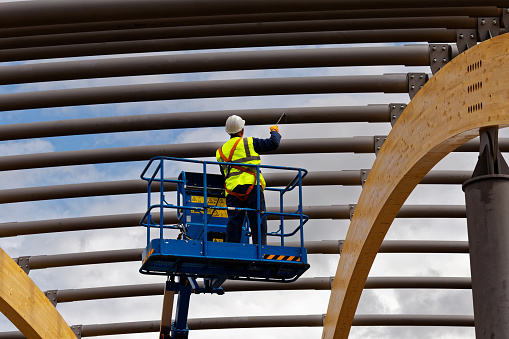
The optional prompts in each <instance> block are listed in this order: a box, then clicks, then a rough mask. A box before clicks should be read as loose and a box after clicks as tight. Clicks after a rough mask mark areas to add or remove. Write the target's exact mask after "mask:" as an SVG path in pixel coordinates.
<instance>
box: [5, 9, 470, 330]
mask: <svg viewBox="0 0 509 339" xmlns="http://www.w3.org/2000/svg"><path fill="white" fill-rule="evenodd" d="M0 2H2V1H0ZM330 47H342V48H348V47H349V46H345V45H341V46H300V47H296V48H330ZM285 49H289V48H285ZM244 50H249V49H244ZM202 52H207V51H200V52H196V53H202ZM193 53H195V52H193ZM159 54H161V55H166V54H168V55H171V54H179V53H159ZM62 60H64V59H59V60H58V61H62ZM65 60H75V59H65ZM52 61H56V60H44V61H29V62H26V63H34V62H52ZM12 64H20V63H18V62H17V63H2V64H0V67H3V66H8V65H12ZM407 72H427V73H429V72H430V70H429V68H427V67H400V66H397V67H377V66H373V67H355V68H354V67H345V68H339V67H338V68H313V69H288V70H263V71H235V72H210V73H195V74H175V75H157V76H138V77H125V78H107V79H91V80H77V81H61V82H47V83H34V84H23V85H10V86H1V87H0V94H7V93H17V92H34V91H41V90H50V89H64V88H86V87H92V86H108V85H117V84H122V85H125V84H142V83H164V82H179V81H200V80H223V79H248V78H277V77H301V76H337V75H365V74H384V73H407ZM408 101H409V97H408V95H406V94H383V93H370V94H333V95H298V96H297V95H294V96H290V95H289V96H266V97H241V98H217V99H193V100H173V101H156V102H141V103H123V104H108V105H92V106H81V107H64V108H48V109H33V110H24V111H12V112H0V124H17V123H23V122H34V121H53V120H66V119H78V118H93V117H106V116H123V115H134V114H153V113H176V112H193V111H212V110H227V109H228V110H237V111H238V113H239V114H240V115H242V110H243V109H251V108H282V109H284V108H286V107H315V106H350V105H353V106H363V105H368V104H387V103H393V102H396V103H399V102H404V103H407V102H408ZM269 125H270V124H268V125H264V126H248V127H246V133H247V134H248V135H252V136H256V137H267V136H268V127H269ZM390 129H391V126H390V124H389V123H379V124H374V123H373V124H368V123H343V124H311V125H281V126H280V132H281V134H282V136H283V140H282V142H283V143H284V141H285V139H298V138H304V139H309V140H310V141H312V140H313V139H314V138H328V137H351V136H372V135H386V134H388V133H390ZM226 139H227V135H226V134H225V132H224V129H223V127H216V128H195V129H188V130H164V131H147V132H129V133H111V134H97V135H85V136H68V137H56V138H40V139H29V140H14V141H4V142H0V156H7V155H15V154H30V153H40V152H60V151H69V150H83V149H98V148H110V147H125V146H137V145H156V144H178V143H195V142H203V143H207V142H220V141H226ZM211 156H213V155H212V154H211ZM208 159H212V158H208ZM374 159H375V155H374V154H355V155H354V154H346V153H345V154H313V155H309V154H303V155H278V156H276V155H266V156H265V157H264V158H263V162H264V163H265V164H271V165H278V166H294V167H303V168H306V169H307V170H309V171H333V170H358V169H361V168H370V167H371V165H372V163H373V161H374ZM475 162H476V154H452V155H450V156H448V157H447V158H446V159H444V160H443V161H442V162H441V163H440V164H439V165H438V166H437V168H439V169H455V170H472V169H473V168H474V165H475ZM144 166H145V163H144V162H130V163H118V164H96V165H81V166H72V167H56V168H48V169H33V170H22V171H9V172H2V173H0V189H10V188H22V187H34V186H47V185H63V184H73V183H87V182H100V181H110V180H133V179H137V178H138V177H139V174H140V173H141V170H142V169H143V167H144ZM360 191H361V188H360V187H344V186H328V187H307V188H305V190H304V194H305V196H304V205H310V206H324V205H325V206H329V205H343V204H355V203H356V202H357V199H358V197H359V194H360ZM267 198H268V201H269V204H268V205H269V206H273V201H274V198H273V197H270V196H268V197H267ZM407 203H409V204H423V205H461V204H464V197H463V193H462V191H461V187H460V186H445V185H442V186H438V185H421V186H419V187H418V188H417V189H416V190H415V192H414V193H413V194H412V195H411V197H410V198H409V200H408V201H407ZM144 208H145V196H144V195H119V196H107V197H89V198H75V199H67V200H49V201H38V202H26V203H16V204H4V205H0V216H1V222H16V221H17V222H22V221H30V220H46V219H58V218H69V217H84V216H96V215H112V214H123V213H133V212H143V211H144ZM348 224H349V222H348V221H346V220H311V221H310V222H309V223H308V224H307V225H306V232H305V237H306V239H307V240H322V239H327V240H329V239H344V238H345V236H346V232H347V229H348ZM272 226H273V225H272ZM387 239H391V240H467V232H466V220H463V219H419V220H418V219H397V220H396V221H395V223H394V224H393V226H392V227H391V229H390V231H389V233H388V236H387ZM0 246H1V247H2V248H3V249H4V250H5V251H6V252H7V253H8V254H9V255H10V256H12V257H18V256H27V255H42V254H61V253H75V252H89V251H100V250H111V249H131V248H140V247H144V246H145V230H144V229H143V228H141V227H133V228H118V229H111V230H99V231H81V232H66V233H58V234H42V235H30V236H18V237H11V238H3V239H0ZM338 260H339V255H310V256H309V262H310V264H311V269H310V270H309V271H308V272H306V274H305V275H304V276H305V277H329V276H333V275H334V274H335V270H336V267H337V262H338ZM139 266H140V263H122V264H107V265H93V266H77V267H66V268H55V269H45V270H34V271H32V272H31V273H30V277H31V278H32V279H33V280H34V281H35V282H36V283H37V284H38V286H39V287H40V288H41V289H42V290H49V289H69V288H74V289H77V288H87V287H101V286H116V285H130V284H136V283H155V282H160V283H162V282H164V280H165V278H164V277H152V276H144V275H141V274H139V273H138V269H139ZM469 275H470V270H469V261H468V256H467V255H465V254H452V255H451V254H380V255H379V256H378V257H377V259H376V261H375V264H374V266H373V268H372V270H371V273H370V276H373V277H376V276H443V277H468V276H469ZM329 294H330V292H329V291H284V292H282V291H278V292H244V293H239V292H231V293H227V294H226V295H224V296H204V295H194V296H192V298H191V307H190V313H189V318H191V319H192V318H203V317H223V316H224V317H234V316H261V315H305V314H324V313H326V310H327V304H328V299H329ZM161 304H162V296H155V297H137V298H124V299H110V300H102V301H82V302H73V303H64V304H59V305H58V307H57V308H58V310H59V311H60V313H61V314H62V315H63V317H64V319H65V320H66V321H67V323H68V324H69V325H73V324H84V325H88V324H103V323H116V322H129V321H145V320H158V319H160V315H161ZM472 313H473V310H472V299H471V292H470V290H392V289H388V290H365V291H364V293H363V295H362V298H361V301H360V304H359V307H358V310H357V314H444V315H451V314H453V315H465V314H466V315H471V314H472ZM12 330H15V328H14V326H13V325H12V324H10V322H9V321H8V320H7V319H5V318H2V319H1V320H0V332H4V331H12ZM321 331H322V328H284V329H273V328H269V329H267V328H264V329H231V330H211V331H194V332H192V333H191V338H197V339H198V338H238V337H243V338H245V339H250V338H259V337H260V336H263V337H264V338H319V337H320V336H321ZM155 337H156V334H155V333H149V334H133V335H122V336H110V338H155ZM350 337H351V338H354V339H357V338H431V337H432V338H444V339H445V338H474V337H475V336H474V330H473V328H449V327H428V328H424V327H398V328H396V327H353V328H352V331H351V335H350Z"/></svg>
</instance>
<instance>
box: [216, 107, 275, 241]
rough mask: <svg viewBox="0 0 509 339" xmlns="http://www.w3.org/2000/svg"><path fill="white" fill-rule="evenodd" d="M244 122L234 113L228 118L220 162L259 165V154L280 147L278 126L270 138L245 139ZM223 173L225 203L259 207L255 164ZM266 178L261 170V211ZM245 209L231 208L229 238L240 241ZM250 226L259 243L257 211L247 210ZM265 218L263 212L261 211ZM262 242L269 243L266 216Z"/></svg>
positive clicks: (262, 229) (218, 151)
mask: <svg viewBox="0 0 509 339" xmlns="http://www.w3.org/2000/svg"><path fill="white" fill-rule="evenodd" d="M244 125H245V121H244V120H243V119H242V118H241V117H239V116H237V115H232V116H230V117H229V118H228V119H227V120H226V127H225V130H226V133H228V134H229V135H230V140H228V141H227V142H226V143H225V144H224V145H223V146H221V147H220V148H219V149H218V150H217V151H216V158H217V161H218V162H235V163H239V164H240V163H244V164H254V165H259V164H260V163H261V160H260V155H259V154H260V153H265V152H270V151H274V150H276V149H277V148H278V147H279V142H280V141H281V135H280V134H279V128H278V126H277V125H274V126H271V127H270V138H268V139H258V138H253V137H248V138H244V137H243V136H244ZM221 173H222V174H223V176H224V177H225V188H226V205H227V206H228V207H241V208H252V209H256V208H257V206H256V200H257V191H258V190H257V187H256V185H257V183H256V179H257V175H256V167H251V166H235V165H234V166H227V165H222V166H221ZM264 188H265V179H263V176H262V174H261V173H260V210H261V211H265V197H264V195H263V190H264ZM244 215H245V213H244V211H235V210H228V224H227V225H226V241H228V242H240V238H241V236H242V223H243V221H244ZM247 215H248V219H249V225H250V228H251V235H252V239H253V243H254V244H258V222H257V220H258V219H257V212H254V211H253V212H248V213H247ZM262 217H263V214H262ZM260 229H261V234H260V236H261V244H262V245H266V244H267V218H262V219H261V224H260Z"/></svg>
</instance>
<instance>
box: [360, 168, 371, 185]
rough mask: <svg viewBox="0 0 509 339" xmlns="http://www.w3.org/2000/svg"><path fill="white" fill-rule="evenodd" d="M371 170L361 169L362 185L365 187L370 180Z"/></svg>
mask: <svg viewBox="0 0 509 339" xmlns="http://www.w3.org/2000/svg"><path fill="white" fill-rule="evenodd" d="M368 175H369V169H361V185H362V187H364V184H365V183H366V180H367V179H368Z"/></svg>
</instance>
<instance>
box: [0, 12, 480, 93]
mask: <svg viewBox="0 0 509 339" xmlns="http://www.w3.org/2000/svg"><path fill="white" fill-rule="evenodd" d="M414 19H415V18H412V20H414ZM472 20H474V21H476V20H475V19H472ZM14 39H16V40H18V39H19V38H14ZM0 45H1V40H0ZM0 47H1V46H0ZM371 65H406V66H429V65H430V59H429V47H428V46H427V45H409V46H392V47H358V48H355V47H352V48H320V49H297V50H295V49H292V50H273V51H248V52H222V53H197V54H183V55H171V56H167V55H163V56H143V57H129V58H111V59H102V60H80V61H66V62H51V63H40V64H23V65H15V66H5V67H0V85H5V84H16V83H28V82H44V81H58V80H73V79H90V78H107V77H121V76H135V75H150V74H173V73H191V72H215V71H233V70H252V69H268V68H270V69H280V68H305V67H339V66H371Z"/></svg>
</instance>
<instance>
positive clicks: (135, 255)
mask: <svg viewBox="0 0 509 339" xmlns="http://www.w3.org/2000/svg"><path fill="white" fill-rule="evenodd" d="M343 242H344V241H343V240H321V241H306V242H305V243H304V246H305V247H306V249H307V250H308V254H340V252H341V248H342V244H343ZM287 245H288V246H292V245H297V244H292V243H289V244H287ZM142 252H143V248H134V249H126V250H111V251H96V252H79V253H66V254H53V255H39V256H31V257H24V258H27V260H28V261H29V263H30V269H32V270H34V269H35V270H37V269H45V268H55V267H67V266H80V265H96V264H110V263H117V262H130V261H141V254H142ZM378 253H460V254H464V253H468V242H467V241H413V240H405V241H400V240H386V241H384V242H383V243H382V246H381V247H380V250H379V252H378ZM14 260H17V258H15V259H14ZM58 300H59V301H61V299H60V298H59V299H58Z"/></svg>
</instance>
